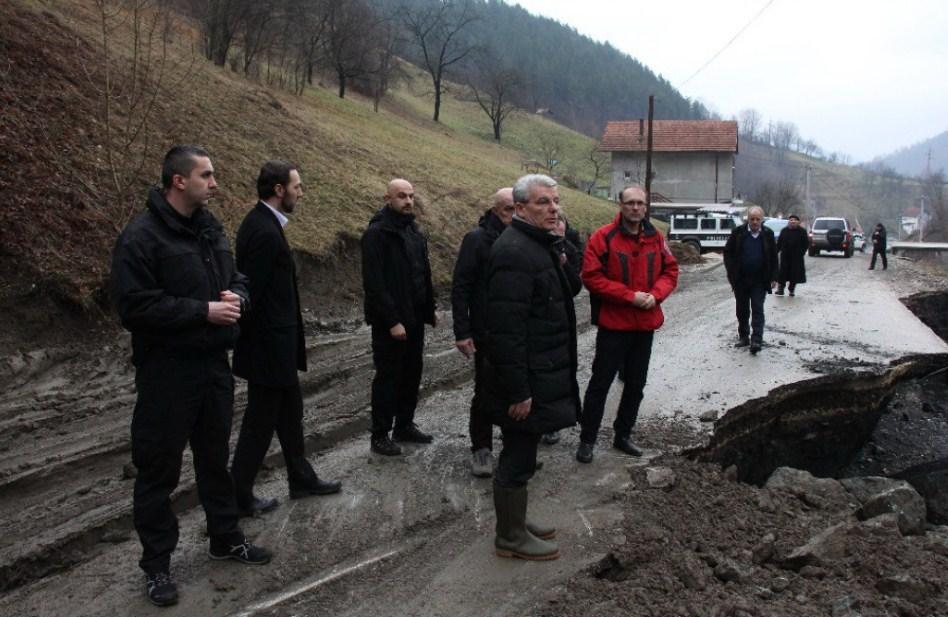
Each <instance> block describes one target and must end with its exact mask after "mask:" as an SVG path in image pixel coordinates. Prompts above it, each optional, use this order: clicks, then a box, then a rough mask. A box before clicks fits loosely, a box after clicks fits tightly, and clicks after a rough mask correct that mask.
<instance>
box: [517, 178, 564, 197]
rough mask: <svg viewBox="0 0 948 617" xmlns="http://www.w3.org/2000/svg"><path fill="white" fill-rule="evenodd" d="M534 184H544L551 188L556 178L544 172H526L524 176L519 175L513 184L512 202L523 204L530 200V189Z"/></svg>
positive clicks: (554, 184) (554, 185)
mask: <svg viewBox="0 0 948 617" xmlns="http://www.w3.org/2000/svg"><path fill="white" fill-rule="evenodd" d="M535 186H545V187H547V188H551V189H552V188H555V187H556V186H557V184H556V180H554V179H553V178H551V177H549V176H547V175H545V174H527V175H526V176H520V177H519V178H518V179H517V181H516V182H514V185H513V200H514V203H518V204H525V203H527V202H528V201H530V189H532V188H533V187H535Z"/></svg>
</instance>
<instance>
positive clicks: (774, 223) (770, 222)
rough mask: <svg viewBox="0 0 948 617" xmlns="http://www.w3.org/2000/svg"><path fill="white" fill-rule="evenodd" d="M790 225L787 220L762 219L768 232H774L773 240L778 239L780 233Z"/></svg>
mask: <svg viewBox="0 0 948 617" xmlns="http://www.w3.org/2000/svg"><path fill="white" fill-rule="evenodd" d="M789 223H790V221H788V220H787V219H772V218H766V219H764V225H766V226H767V227H769V228H770V231H772V232H774V240H779V239H780V232H781V231H783V230H784V228H785V227H786V226H787V225H788V224H789Z"/></svg>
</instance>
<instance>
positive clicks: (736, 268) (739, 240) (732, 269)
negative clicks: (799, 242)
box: [724, 223, 779, 290]
mask: <svg viewBox="0 0 948 617" xmlns="http://www.w3.org/2000/svg"><path fill="white" fill-rule="evenodd" d="M760 233H761V237H762V238H763V239H764V267H763V268H762V269H761V271H760V279H759V280H758V281H756V282H758V283H761V284H762V285H766V286H767V289H768V290H769V289H770V283H771V282H772V281H776V280H777V278H778V276H779V266H778V263H777V242H776V241H775V240H774V232H773V231H772V230H771V229H770V228H769V227H767V226H764V225H761V227H760ZM748 234H750V230H749V229H748V227H747V224H746V223H745V224H743V225H739V226H738V227H735V228H734V229H732V230H731V235H730V237H729V238H728V239H727V242H726V243H725V244H724V268H725V270H727V280H728V282H729V283H730V284H731V287H732V288H733V287H734V286H735V285H737V284H738V283H741V284H743V283H746V282H747V281H744V276H743V273H742V272H741V249H742V247H743V244H744V238H746V237H747V236H748Z"/></svg>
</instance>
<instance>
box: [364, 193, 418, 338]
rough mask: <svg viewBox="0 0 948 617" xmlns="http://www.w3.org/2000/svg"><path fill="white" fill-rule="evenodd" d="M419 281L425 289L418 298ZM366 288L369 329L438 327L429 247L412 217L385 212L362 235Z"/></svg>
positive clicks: (380, 212)
mask: <svg viewBox="0 0 948 617" xmlns="http://www.w3.org/2000/svg"><path fill="white" fill-rule="evenodd" d="M413 264H417V265H413ZM417 269H420V270H421V271H417ZM416 280H421V281H422V283H421V285H422V286H423V287H424V289H423V290H421V293H420V296H421V297H420V298H418V296H419V294H418V293H416V292H417V291H418V290H416V289H415V285H416V283H415V281H416ZM362 288H363V290H364V292H365V305H364V308H365V321H366V323H368V324H369V325H377V326H382V327H384V328H386V329H389V328H391V327H392V326H394V325H395V324H398V323H400V324H402V325H403V326H405V328H406V329H418V328H421V327H423V325H424V324H425V323H427V324H431V325H434V323H435V301H434V287H433V285H432V283H431V264H430V262H429V261H428V241H427V240H426V239H425V236H424V235H422V233H421V230H419V229H418V226H417V225H416V224H415V217H414V216H413V215H404V214H400V213H398V212H395V211H394V210H392V209H391V208H389V207H388V206H385V207H383V208H382V209H381V210H379V211H378V212H376V213H375V216H373V217H372V220H371V221H369V226H368V227H367V228H366V230H365V232H364V233H363V234H362ZM416 299H417V301H416ZM419 319H420V320H419Z"/></svg>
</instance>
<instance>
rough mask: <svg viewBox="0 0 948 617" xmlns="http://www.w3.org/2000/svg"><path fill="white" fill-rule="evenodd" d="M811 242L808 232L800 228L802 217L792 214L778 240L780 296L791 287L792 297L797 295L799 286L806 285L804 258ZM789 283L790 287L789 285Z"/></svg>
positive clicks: (778, 289)
mask: <svg viewBox="0 0 948 617" xmlns="http://www.w3.org/2000/svg"><path fill="white" fill-rule="evenodd" d="M809 245H810V240H809V238H808V237H807V235H806V230H805V229H803V228H802V227H800V217H799V216H797V215H796V214H791V215H790V216H788V217H787V226H786V227H785V228H784V230H783V231H782V232H780V237H779V238H777V252H778V253H779V254H780V276H779V277H778V278H777V285H778V287H777V291H776V292H775V293H776V294H777V295H778V296H782V295H783V290H784V287H789V289H790V295H791V296H794V295H796V288H797V285H798V284H803V283H806V264H805V263H804V262H803V257H804V255H806V251H807V248H809ZM788 283H789V285H788Z"/></svg>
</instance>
